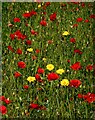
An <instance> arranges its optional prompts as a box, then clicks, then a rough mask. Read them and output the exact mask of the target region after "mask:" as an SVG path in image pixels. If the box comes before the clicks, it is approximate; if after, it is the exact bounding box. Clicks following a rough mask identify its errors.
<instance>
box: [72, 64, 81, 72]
mask: <svg viewBox="0 0 95 120" xmlns="http://www.w3.org/2000/svg"><path fill="white" fill-rule="evenodd" d="M70 67H71V68H72V69H73V70H79V69H81V65H80V62H76V63H74V64H73V65H71V66H70Z"/></svg>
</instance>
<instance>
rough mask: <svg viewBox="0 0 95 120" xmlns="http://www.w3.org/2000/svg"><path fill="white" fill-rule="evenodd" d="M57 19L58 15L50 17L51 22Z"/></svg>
mask: <svg viewBox="0 0 95 120" xmlns="http://www.w3.org/2000/svg"><path fill="white" fill-rule="evenodd" d="M55 19H56V13H53V14H51V15H50V20H51V21H54V20H55Z"/></svg>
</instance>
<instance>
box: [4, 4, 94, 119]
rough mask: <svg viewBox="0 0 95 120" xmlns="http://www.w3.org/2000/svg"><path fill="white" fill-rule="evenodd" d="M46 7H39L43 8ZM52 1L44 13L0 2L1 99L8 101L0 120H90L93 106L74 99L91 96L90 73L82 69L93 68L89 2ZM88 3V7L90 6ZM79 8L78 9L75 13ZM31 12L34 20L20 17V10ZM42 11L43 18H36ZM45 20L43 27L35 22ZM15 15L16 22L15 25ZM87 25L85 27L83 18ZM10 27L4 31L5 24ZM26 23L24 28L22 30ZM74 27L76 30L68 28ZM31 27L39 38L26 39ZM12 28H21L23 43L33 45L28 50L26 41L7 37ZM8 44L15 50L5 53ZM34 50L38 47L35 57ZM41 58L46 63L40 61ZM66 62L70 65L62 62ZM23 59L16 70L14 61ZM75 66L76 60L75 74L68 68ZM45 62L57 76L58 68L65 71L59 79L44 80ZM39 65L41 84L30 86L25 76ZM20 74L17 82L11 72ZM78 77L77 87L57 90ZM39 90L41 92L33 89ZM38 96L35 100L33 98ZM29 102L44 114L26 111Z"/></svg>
mask: <svg viewBox="0 0 95 120" xmlns="http://www.w3.org/2000/svg"><path fill="white" fill-rule="evenodd" d="M44 4H45V3H41V5H42V6H43V5H44ZM61 4H62V3H51V4H50V6H48V7H47V8H46V10H43V7H41V8H38V3H2V54H3V56H2V69H3V72H2V78H3V80H2V88H3V89H2V95H3V96H5V97H6V98H9V99H10V100H11V103H10V104H8V105H6V104H5V103H3V104H4V105H5V106H6V107H7V110H8V112H7V113H6V114H5V115H3V118H32V119H34V118H35V119H49V120H51V119H55V120H57V119H60V120H61V119H62V120H63V119H70V120H76V119H82V120H84V119H87V118H89V119H93V115H94V114H93V110H94V107H95V105H94V102H92V103H88V102H85V101H84V100H83V99H79V98H78V96H77V95H78V93H81V94H87V93H88V92H91V93H94V91H93V84H94V81H95V78H94V75H93V72H94V70H91V71H87V70H86V66H87V65H92V64H94V63H93V57H94V54H93V53H94V48H93V33H92V32H93V22H95V21H94V19H91V18H90V17H89V16H90V15H91V14H93V3H85V7H82V6H81V4H82V3H79V4H74V3H70V4H68V3H66V2H65V3H63V4H66V6H64V7H62V6H61ZM89 4H90V5H91V6H92V7H89ZM76 8H78V9H79V10H76ZM32 9H33V10H35V11H36V12H37V15H36V16H32V17H30V18H28V19H27V18H24V17H22V14H23V13H25V11H31V10H32ZM43 11H45V12H46V15H43V14H41V12H43ZM54 12H56V13H57V17H56V20H55V21H50V19H49V16H50V15H51V14H52V13H54ZM43 16H45V18H46V21H47V23H48V25H47V26H41V25H40V24H39V23H40V21H41V18H42V17H43ZM15 17H18V18H20V20H21V22H20V23H14V22H13V19H14V18H15ZM77 18H83V21H82V22H79V23H77V22H76V19H77ZM86 19H88V20H89V22H88V23H85V22H84V20H86ZM9 22H10V23H11V24H13V25H14V26H13V27H8V23H9ZM25 22H27V23H28V24H29V26H28V27H27V26H25ZM74 24H78V27H75V28H73V27H72V26H73V25H74ZM31 29H34V30H35V31H37V32H38V35H36V36H35V35H34V36H33V35H31V33H30V30H31ZM16 30H20V31H21V32H22V33H23V34H25V35H27V39H28V40H31V41H32V45H30V46H27V45H26V44H25V41H26V40H27V39H25V40H23V41H22V40H17V39H14V40H11V39H10V34H11V33H14V32H15V31H16ZM64 31H68V32H69V33H70V35H69V36H62V33H63V32H64ZM70 38H75V39H76V43H71V42H70ZM48 40H53V43H52V44H48ZM9 45H11V46H12V47H13V48H14V50H15V52H12V51H9V50H8V48H7V47H8V46H9ZM30 47H31V48H33V52H32V53H28V52H27V48H30ZM18 48H21V50H22V54H21V55H18V54H16V50H17V49H18ZM36 49H40V53H39V54H37V53H35V50H36ZM75 49H80V50H81V51H82V54H81V55H79V54H77V53H76V54H75V55H74V50H75ZM31 56H36V57H37V59H36V60H32V58H31ZM43 58H46V62H44V61H43ZM67 60H70V63H68V62H67ZM19 61H24V62H25V63H26V68H25V69H20V68H19V67H18V66H17V62H19ZM75 62H80V63H81V66H82V69H80V70H78V71H74V70H72V69H71V68H70V66H71V65H72V64H74V63H75ZM47 64H53V65H54V67H55V68H54V69H53V70H52V72H56V70H57V69H59V68H63V69H64V70H65V73H63V74H62V75H60V78H59V79H58V80H55V81H51V82H49V81H48V80H47V78H46V75H47V74H48V73H50V72H49V71H48V70H47V69H46V65H47ZM39 66H40V67H41V68H43V69H44V70H45V73H44V74H43V75H42V78H43V80H44V81H45V82H44V83H39V82H38V81H35V82H33V83H32V82H31V83H29V82H28V81H27V77H29V76H35V74H36V73H37V68H38V67H39ZM15 71H19V72H20V73H21V74H22V76H21V77H18V78H17V79H16V78H15V77H14V72H15ZM64 78H66V79H68V80H69V81H70V80H71V79H79V80H80V81H81V82H82V84H81V86H79V87H78V88H74V87H69V86H68V87H66V86H61V85H60V81H61V80H62V79H64ZM23 85H29V89H28V90H25V89H23ZM38 88H42V90H38ZM37 98H38V100H37ZM31 102H34V103H37V104H39V105H42V106H45V107H46V108H47V109H46V110H36V109H32V110H28V107H29V105H30V103H31Z"/></svg>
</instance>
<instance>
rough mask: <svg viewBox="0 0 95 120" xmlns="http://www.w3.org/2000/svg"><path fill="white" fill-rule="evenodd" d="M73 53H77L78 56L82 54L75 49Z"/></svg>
mask: <svg viewBox="0 0 95 120" xmlns="http://www.w3.org/2000/svg"><path fill="white" fill-rule="evenodd" d="M74 53H78V54H80V55H81V54H82V52H81V51H80V50H79V49H75V50H74Z"/></svg>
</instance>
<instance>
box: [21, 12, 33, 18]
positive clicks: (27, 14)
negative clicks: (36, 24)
mask: <svg viewBox="0 0 95 120" xmlns="http://www.w3.org/2000/svg"><path fill="white" fill-rule="evenodd" d="M22 16H23V17H25V18H29V17H31V13H30V12H28V13H24V14H23V15H22Z"/></svg>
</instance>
